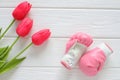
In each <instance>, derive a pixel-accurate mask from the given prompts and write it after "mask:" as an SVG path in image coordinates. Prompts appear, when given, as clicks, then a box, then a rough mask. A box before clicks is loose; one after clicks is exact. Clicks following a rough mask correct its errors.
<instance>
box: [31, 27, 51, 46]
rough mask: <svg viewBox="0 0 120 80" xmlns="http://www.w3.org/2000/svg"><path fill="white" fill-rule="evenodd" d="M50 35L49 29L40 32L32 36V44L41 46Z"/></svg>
mask: <svg viewBox="0 0 120 80" xmlns="http://www.w3.org/2000/svg"><path fill="white" fill-rule="evenodd" d="M50 34H51V32H50V30H49V29H43V30H40V31H39V32H37V33H35V34H33V35H32V43H33V44H35V45H41V44H42V43H43V42H45V41H46V40H47V39H48V38H49V37H50Z"/></svg>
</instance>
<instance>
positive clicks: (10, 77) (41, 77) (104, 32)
mask: <svg viewBox="0 0 120 80" xmlns="http://www.w3.org/2000/svg"><path fill="white" fill-rule="evenodd" d="M22 1H24V0H0V27H2V28H3V31H4V30H5V28H6V27H7V26H8V24H9V23H10V21H11V20H12V19H13V17H12V16H11V13H12V10H13V9H14V7H15V6H16V5H17V4H18V3H20V2H22ZM27 1H29V2H31V3H32V5H33V7H32V9H31V11H30V13H29V14H28V15H27V16H28V17H31V18H32V19H33V20H34V26H33V28H32V31H31V32H30V34H29V35H28V36H27V37H25V38H21V39H20V40H19V41H18V42H17V44H16V45H15V47H13V49H12V51H11V53H10V56H9V59H11V58H12V57H13V56H15V55H16V54H17V53H18V52H19V51H20V50H22V49H23V48H24V47H25V46H26V45H27V44H28V43H29V42H31V38H30V36H31V35H32V34H33V33H35V32H36V31H38V30H40V29H43V28H50V29H51V31H52V35H51V38H50V39H49V40H48V41H46V42H45V43H44V44H42V45H41V46H34V45H33V46H32V47H31V48H30V49H28V50H27V51H26V52H25V53H24V54H23V55H22V56H27V59H26V60H25V61H24V62H23V63H22V64H20V65H19V67H18V68H16V69H14V70H12V71H10V72H8V73H7V74H3V75H0V80H120V77H119V76H120V47H119V45H120V1H119V0H92V1H90V0H27ZM19 22H20V21H16V22H15V24H14V25H13V26H12V28H11V29H10V30H9V31H8V33H7V34H6V35H5V38H4V39H3V40H1V41H0V47H3V46H7V45H10V44H11V43H12V42H13V41H14V39H15V37H16V36H17V35H16V32H15V28H16V27H17V25H18V24H19ZM79 31H81V32H86V33H88V34H91V35H92V36H93V38H94V43H93V44H92V46H90V47H89V49H91V48H94V47H95V46H96V45H98V44H100V43H102V42H106V43H108V44H109V45H110V46H111V47H112V48H113V51H114V53H113V54H112V55H111V56H110V57H109V58H108V59H107V61H106V63H105V65H104V68H103V70H102V71H100V73H99V74H97V75H96V76H94V77H88V76H86V75H84V74H83V73H82V72H81V71H80V70H79V68H78V65H76V66H75V67H74V69H73V70H71V71H68V70H66V69H65V68H63V66H62V65H61V64H60V60H61V58H62V56H63V55H64V52H65V45H66V42H67V41H68V40H69V37H70V36H71V35H72V34H74V33H75V32H79ZM89 49H88V50H89ZM22 56H21V57H22Z"/></svg>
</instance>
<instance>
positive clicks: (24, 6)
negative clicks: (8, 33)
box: [12, 1, 32, 20]
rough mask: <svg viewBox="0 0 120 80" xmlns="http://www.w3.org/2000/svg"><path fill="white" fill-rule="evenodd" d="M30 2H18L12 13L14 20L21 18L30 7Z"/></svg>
mask: <svg viewBox="0 0 120 80" xmlns="http://www.w3.org/2000/svg"><path fill="white" fill-rule="evenodd" d="M31 6H32V5H31V4H30V3H28V2H27V1H24V2H22V3H20V4H19V5H18V6H17V7H16V8H15V9H14V11H13V13H12V15H13V17H14V18H15V19H16V20H22V19H23V18H24V17H25V16H26V15H27V13H28V12H29V11H30V9H31Z"/></svg>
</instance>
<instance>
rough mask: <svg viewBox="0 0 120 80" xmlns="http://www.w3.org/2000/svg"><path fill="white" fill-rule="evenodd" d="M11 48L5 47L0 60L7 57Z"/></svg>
mask: <svg viewBox="0 0 120 80" xmlns="http://www.w3.org/2000/svg"><path fill="white" fill-rule="evenodd" d="M10 50H11V48H9V47H7V48H6V49H5V51H4V52H3V53H2V55H0V60H6V59H7V58H8V54H9V52H10Z"/></svg>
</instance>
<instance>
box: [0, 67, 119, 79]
mask: <svg viewBox="0 0 120 80" xmlns="http://www.w3.org/2000/svg"><path fill="white" fill-rule="evenodd" d="M119 73H120V69H119V68H107V69H103V70H102V71H101V72H99V74H97V76H95V77H88V76H86V75H84V74H83V73H82V72H81V71H80V70H79V69H73V70H72V71H68V70H66V69H63V68H56V67H53V68H39V67H20V68H18V69H17V70H14V71H11V72H9V73H7V74H4V75H1V76H0V80H33V79H34V80H46V79H49V80H119V79H120V74H119Z"/></svg>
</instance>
